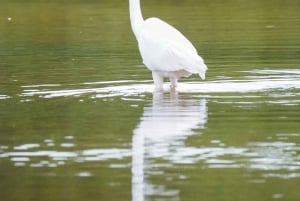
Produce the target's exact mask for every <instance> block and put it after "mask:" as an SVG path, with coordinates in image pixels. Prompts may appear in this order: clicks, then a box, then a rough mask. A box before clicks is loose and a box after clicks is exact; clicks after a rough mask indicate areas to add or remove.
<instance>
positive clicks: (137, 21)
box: [129, 0, 144, 36]
mask: <svg viewBox="0 0 300 201" xmlns="http://www.w3.org/2000/svg"><path fill="white" fill-rule="evenodd" d="M129 12H130V22H131V28H132V30H133V33H134V34H135V36H137V34H138V33H137V32H138V28H139V26H141V24H142V23H143V22H144V19H143V15H142V11H141V5H140V0H129Z"/></svg>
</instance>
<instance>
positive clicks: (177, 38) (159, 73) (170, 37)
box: [130, 0, 207, 88]
mask: <svg viewBox="0 0 300 201" xmlns="http://www.w3.org/2000/svg"><path fill="white" fill-rule="evenodd" d="M130 17H131V25H132V28H133V31H134V33H135V36H136V38H137V41H138V46H139V50H140V53H141V56H142V58H143V63H144V64H145V66H146V67H147V68H148V69H149V70H151V71H152V72H153V80H154V83H155V85H156V87H157V88H161V87H162V78H163V77H168V78H170V79H171V81H172V85H173V84H174V85H175V86H176V82H177V79H178V78H180V77H183V76H184V77H187V76H189V75H191V74H193V73H196V74H199V75H200V77H201V78H202V79H205V72H206V70H207V67H206V65H205V64H204V61H203V59H202V58H201V57H200V56H199V55H198V53H197V50H196V49H195V47H194V46H193V45H192V43H191V42H190V41H189V40H188V39H187V38H186V37H185V36H184V35H183V34H182V33H181V32H179V31H178V30H177V29H175V28H174V27H173V26H171V25H169V24H167V23H166V22H164V21H162V20H160V19H158V18H149V19H147V20H145V21H144V20H143V19H141V18H142V15H141V11H140V2H139V0H130ZM175 86H174V87H175Z"/></svg>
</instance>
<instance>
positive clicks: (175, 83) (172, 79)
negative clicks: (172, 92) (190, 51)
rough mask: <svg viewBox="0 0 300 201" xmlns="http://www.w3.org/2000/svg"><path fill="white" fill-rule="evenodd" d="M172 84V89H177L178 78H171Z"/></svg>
mask: <svg viewBox="0 0 300 201" xmlns="http://www.w3.org/2000/svg"><path fill="white" fill-rule="evenodd" d="M170 82H171V88H176V87H177V78H174V77H170Z"/></svg>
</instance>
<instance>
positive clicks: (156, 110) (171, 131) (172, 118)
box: [132, 91, 207, 201]
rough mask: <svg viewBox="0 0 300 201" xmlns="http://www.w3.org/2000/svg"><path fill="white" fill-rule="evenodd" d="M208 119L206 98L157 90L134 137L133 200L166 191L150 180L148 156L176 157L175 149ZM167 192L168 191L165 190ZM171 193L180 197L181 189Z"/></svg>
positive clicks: (170, 193)
mask: <svg viewBox="0 0 300 201" xmlns="http://www.w3.org/2000/svg"><path fill="white" fill-rule="evenodd" d="M206 121H207V105H206V99H200V100H199V99H191V98H180V96H179V94H178V93H177V92H176V91H171V92H170V93H164V92H154V93H153V99H152V104H150V105H149V106H146V107H145V108H144V113H143V116H142V117H141V119H140V123H139V124H138V125H137V127H136V128H135V130H134V131H133V139H132V200H133V201H144V200H145V195H146V196H147V195H149V196H150V195H156V194H163V192H162V191H161V189H160V192H157V193H156V192H155V187H154V186H153V185H151V184H150V182H148V181H146V180H145V179H144V178H145V171H146V170H147V168H149V166H152V165H153V164H152V165H151V162H148V161H147V163H145V161H146V159H148V158H160V159H167V158H168V157H169V156H172V157H176V153H174V152H173V150H174V148H180V147H183V146H184V140H185V139H186V138H187V137H188V136H189V135H193V134H195V132H193V129H201V128H203V127H204V125H205V123H206ZM164 191H167V190H164ZM166 194H168V196H172V197H173V198H172V200H178V199H179V197H178V191H176V190H170V191H169V192H167V193H166Z"/></svg>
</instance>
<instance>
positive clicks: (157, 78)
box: [152, 71, 164, 90]
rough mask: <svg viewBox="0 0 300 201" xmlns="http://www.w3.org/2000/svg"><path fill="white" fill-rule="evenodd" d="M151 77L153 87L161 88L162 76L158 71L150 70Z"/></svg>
mask: <svg viewBox="0 0 300 201" xmlns="http://www.w3.org/2000/svg"><path fill="white" fill-rule="evenodd" d="M152 78H153V81H154V84H155V89H156V90H157V89H158V90H161V89H163V83H164V78H163V77H162V76H161V75H160V74H159V73H158V72H155V71H152Z"/></svg>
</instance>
